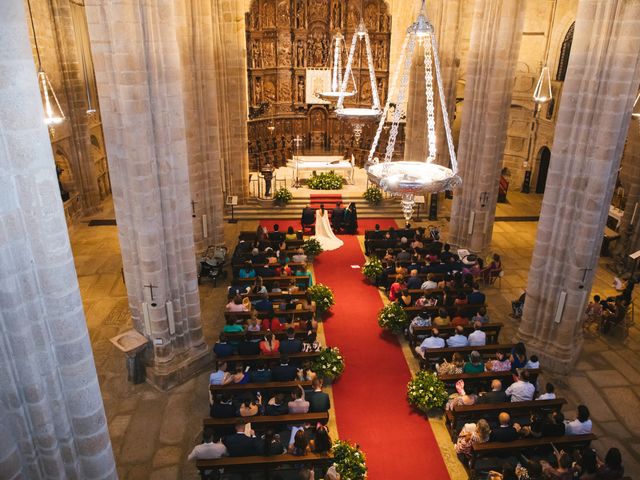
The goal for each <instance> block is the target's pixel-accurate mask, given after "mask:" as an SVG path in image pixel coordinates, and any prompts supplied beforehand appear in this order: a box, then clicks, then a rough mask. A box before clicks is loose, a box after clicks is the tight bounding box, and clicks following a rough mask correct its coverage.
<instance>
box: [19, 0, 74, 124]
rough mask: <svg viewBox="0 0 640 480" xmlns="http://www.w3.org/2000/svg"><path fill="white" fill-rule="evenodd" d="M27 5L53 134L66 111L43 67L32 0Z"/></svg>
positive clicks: (45, 109) (47, 117) (45, 115)
mask: <svg viewBox="0 0 640 480" xmlns="http://www.w3.org/2000/svg"><path fill="white" fill-rule="evenodd" d="M27 7H28V8H29V19H30V20H31V30H32V31H33V42H34V44H35V47H36V56H37V58H38V85H39V86H40V93H41V95H42V106H43V107H44V123H46V124H47V126H48V127H49V130H50V132H51V134H53V133H54V129H53V127H54V126H55V125H59V124H60V123H62V122H63V121H64V119H65V116H64V112H63V111H62V107H61V106H60V102H59V101H58V97H57V95H56V92H55V91H54V90H53V87H52V86H51V81H50V80H49V76H48V75H47V74H46V73H45V71H44V70H43V68H42V61H41V59H40V49H39V48H38V38H37V37H36V27H35V25H34V23H33V14H32V13H31V1H30V0H27Z"/></svg>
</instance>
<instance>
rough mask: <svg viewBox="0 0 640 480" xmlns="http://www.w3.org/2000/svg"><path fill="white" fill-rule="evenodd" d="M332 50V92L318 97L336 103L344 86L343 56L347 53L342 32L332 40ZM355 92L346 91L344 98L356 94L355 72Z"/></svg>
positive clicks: (321, 93) (319, 94) (336, 34)
mask: <svg viewBox="0 0 640 480" xmlns="http://www.w3.org/2000/svg"><path fill="white" fill-rule="evenodd" d="M331 48H332V50H333V62H332V64H331V90H330V91H326V92H319V93H317V94H316V95H317V96H318V97H319V98H321V99H322V100H327V101H330V102H334V101H336V100H338V99H339V98H340V87H341V86H342V54H343V53H345V48H344V37H343V36H342V34H341V33H340V32H336V33H335V34H334V35H333V38H332V39H331ZM351 79H352V80H353V84H354V90H353V91H345V92H344V94H343V96H344V97H352V96H354V95H355V94H356V90H355V79H354V78H353V72H352V73H351Z"/></svg>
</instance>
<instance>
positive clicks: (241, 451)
mask: <svg viewBox="0 0 640 480" xmlns="http://www.w3.org/2000/svg"><path fill="white" fill-rule="evenodd" d="M245 427H246V423H245V422H244V420H238V421H237V422H236V433H234V434H233V435H227V436H226V437H224V439H223V442H224V444H225V445H226V447H227V450H228V451H229V456H231V457H246V456H249V455H258V454H259V453H260V445H259V443H258V439H257V438H256V437H255V433H254V432H253V431H246V428H245Z"/></svg>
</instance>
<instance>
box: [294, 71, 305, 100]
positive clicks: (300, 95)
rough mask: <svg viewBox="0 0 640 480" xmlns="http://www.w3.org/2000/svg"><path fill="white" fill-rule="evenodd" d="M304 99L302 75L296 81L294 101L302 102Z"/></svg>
mask: <svg viewBox="0 0 640 480" xmlns="http://www.w3.org/2000/svg"><path fill="white" fill-rule="evenodd" d="M304 101H305V90H304V77H298V82H297V84H296V102H298V103H304Z"/></svg>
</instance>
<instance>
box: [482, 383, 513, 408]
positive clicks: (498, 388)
mask: <svg viewBox="0 0 640 480" xmlns="http://www.w3.org/2000/svg"><path fill="white" fill-rule="evenodd" d="M508 401H509V397H507V394H506V393H504V391H503V390H502V382H501V381H500V380H498V379H494V380H492V381H491V391H490V392H482V393H481V394H480V399H479V401H478V403H506V402H508Z"/></svg>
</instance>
